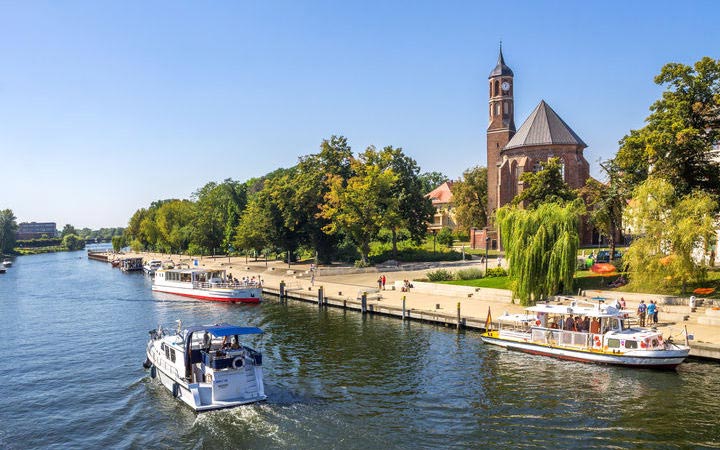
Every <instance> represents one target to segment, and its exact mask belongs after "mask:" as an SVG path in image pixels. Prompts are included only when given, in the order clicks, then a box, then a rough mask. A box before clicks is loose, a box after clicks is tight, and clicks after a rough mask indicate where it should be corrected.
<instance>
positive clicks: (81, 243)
mask: <svg viewBox="0 0 720 450" xmlns="http://www.w3.org/2000/svg"><path fill="white" fill-rule="evenodd" d="M66 227H67V225H66ZM62 246H63V247H65V248H66V249H68V250H82V249H83V248H85V240H83V239H82V238H81V237H80V236H78V235H77V234H66V235H65V236H63V238H62Z"/></svg>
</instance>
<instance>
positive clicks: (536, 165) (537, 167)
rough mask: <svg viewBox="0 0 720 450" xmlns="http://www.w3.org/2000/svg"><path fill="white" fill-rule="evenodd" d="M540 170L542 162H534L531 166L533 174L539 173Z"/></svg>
mask: <svg viewBox="0 0 720 450" xmlns="http://www.w3.org/2000/svg"><path fill="white" fill-rule="evenodd" d="M541 170H543V162H542V161H535V163H534V164H533V172H540V171H541Z"/></svg>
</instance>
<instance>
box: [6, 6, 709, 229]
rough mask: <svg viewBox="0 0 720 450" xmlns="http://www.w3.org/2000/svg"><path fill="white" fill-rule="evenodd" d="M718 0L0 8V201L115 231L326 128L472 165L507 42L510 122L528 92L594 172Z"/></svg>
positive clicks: (442, 166)
mask: <svg viewBox="0 0 720 450" xmlns="http://www.w3.org/2000/svg"><path fill="white" fill-rule="evenodd" d="M719 13H720V2H712V1H707V2H687V3H678V2H662V1H652V2H627V1H624V2H619V1H618V2H613V1H607V2H595V3H592V2H581V1H570V2H540V1H528V2H513V1H502V2H501V1H498V2H479V1H469V2H421V1H407V2H405V1H403V2H390V1H379V2H374V1H361V2H338V1H327V2H324V1H308V2H301V1H288V2H274V1H267V2H265V1H258V2H241V1H234V2H221V1H215V2H177V1H173V2H170V1H166V2H165V1H154V2H144V1H142V2H131V1H122V2H119V1H118V2H95V1H88V2H82V1H64V2H58V1H48V2H40V1H14V2H7V1H0V180H2V186H1V187H0V208H3V209H4V208H11V209H12V210H13V211H14V212H15V215H16V216H17V217H18V219H19V220H20V221H32V220H34V221H56V222H58V224H59V226H62V225H63V224H65V223H72V224H73V225H75V226H79V227H84V226H88V227H91V228H98V227H102V226H124V225H126V223H127V220H128V218H129V217H130V215H131V214H132V213H133V212H134V211H135V210H136V209H138V208H141V207H145V206H147V205H148V204H149V203H150V202H151V201H153V200H156V199H161V198H187V197H188V196H189V195H190V194H191V193H192V192H193V191H194V190H195V189H197V188H199V187H201V186H202V185H204V184H205V183H206V182H208V181H213V180H215V181H218V180H222V179H225V178H234V179H237V180H241V181H243V180H246V179H247V178H250V177H255V176H260V175H263V174H265V173H267V172H270V171H272V170H274V169H276V168H277V167H289V166H292V165H294V164H295V163H296V161H297V158H298V156H301V155H305V154H309V153H314V152H316V151H317V149H318V146H319V144H320V142H321V140H322V139H323V138H327V137H329V136H331V135H333V134H341V135H345V136H347V137H348V139H349V141H350V144H351V145H352V147H353V149H354V150H355V151H361V150H363V149H364V148H365V147H367V146H368V145H375V146H377V147H382V146H385V145H393V146H399V147H402V148H403V149H404V150H405V152H406V153H407V154H408V155H410V156H411V157H413V158H415V160H416V161H417V162H418V163H419V164H420V166H421V168H422V170H423V171H433V170H435V171H440V172H443V173H445V174H446V175H448V176H449V177H451V178H458V177H459V176H460V175H461V174H462V172H463V171H464V170H465V169H467V168H469V167H472V166H476V165H485V162H486V156H485V129H486V127H487V123H488V118H487V100H488V99H487V76H488V74H489V72H490V71H491V70H492V68H493V67H494V65H495V62H496V60H497V51H498V41H500V40H502V41H503V49H504V54H505V60H506V62H507V64H508V65H509V66H510V67H511V68H512V69H513V71H514V73H515V109H516V116H515V121H516V124H517V126H518V127H519V126H520V124H521V123H522V122H523V121H524V120H525V118H526V117H527V116H528V114H529V113H530V112H531V111H532V109H533V108H534V107H535V106H536V105H537V104H538V103H539V102H540V100H542V99H544V100H545V101H547V102H548V103H549V104H550V106H552V107H553V109H555V111H556V112H557V113H558V114H559V115H560V116H561V117H562V118H563V119H564V120H565V121H566V122H567V123H568V124H569V125H570V126H571V127H572V128H573V129H574V130H575V131H576V132H577V133H578V134H579V135H580V137H582V138H583V140H584V141H585V142H586V143H587V144H588V149H586V151H585V155H586V158H587V160H588V161H589V162H590V164H591V167H592V174H593V175H594V176H597V177H600V176H601V173H600V171H599V166H598V161H599V160H605V159H608V158H610V157H612V156H613V155H614V153H615V152H616V150H617V141H618V140H619V139H620V138H622V137H623V135H625V134H626V133H627V132H628V131H629V130H630V129H633V128H639V127H641V126H642V125H643V120H644V119H645V117H646V116H647V115H648V107H649V106H650V104H651V103H652V102H653V101H655V100H656V99H657V98H658V97H659V94H660V92H661V88H660V87H658V86H656V85H655V84H654V83H653V82H652V80H653V77H654V76H655V75H656V74H657V73H658V71H659V69H660V68H661V67H662V65H663V64H665V63H667V62H671V61H672V62H681V63H685V64H692V63H693V62H695V61H697V60H698V59H700V58H701V57H703V56H711V57H714V58H718V54H717V49H718V48H720V33H718V32H717V19H718V18H719V17H720V14H719Z"/></svg>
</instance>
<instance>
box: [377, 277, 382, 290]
mask: <svg viewBox="0 0 720 450" xmlns="http://www.w3.org/2000/svg"><path fill="white" fill-rule="evenodd" d="M381 289H382V276H379V277H378V290H381Z"/></svg>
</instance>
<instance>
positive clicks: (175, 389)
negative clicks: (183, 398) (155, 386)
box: [172, 383, 180, 398]
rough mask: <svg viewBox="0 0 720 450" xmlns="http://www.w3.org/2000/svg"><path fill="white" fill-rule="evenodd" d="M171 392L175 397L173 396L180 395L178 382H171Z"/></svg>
mask: <svg viewBox="0 0 720 450" xmlns="http://www.w3.org/2000/svg"><path fill="white" fill-rule="evenodd" d="M172 394H173V397H175V398H177V397H180V385H179V384H177V383H173V387H172Z"/></svg>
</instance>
